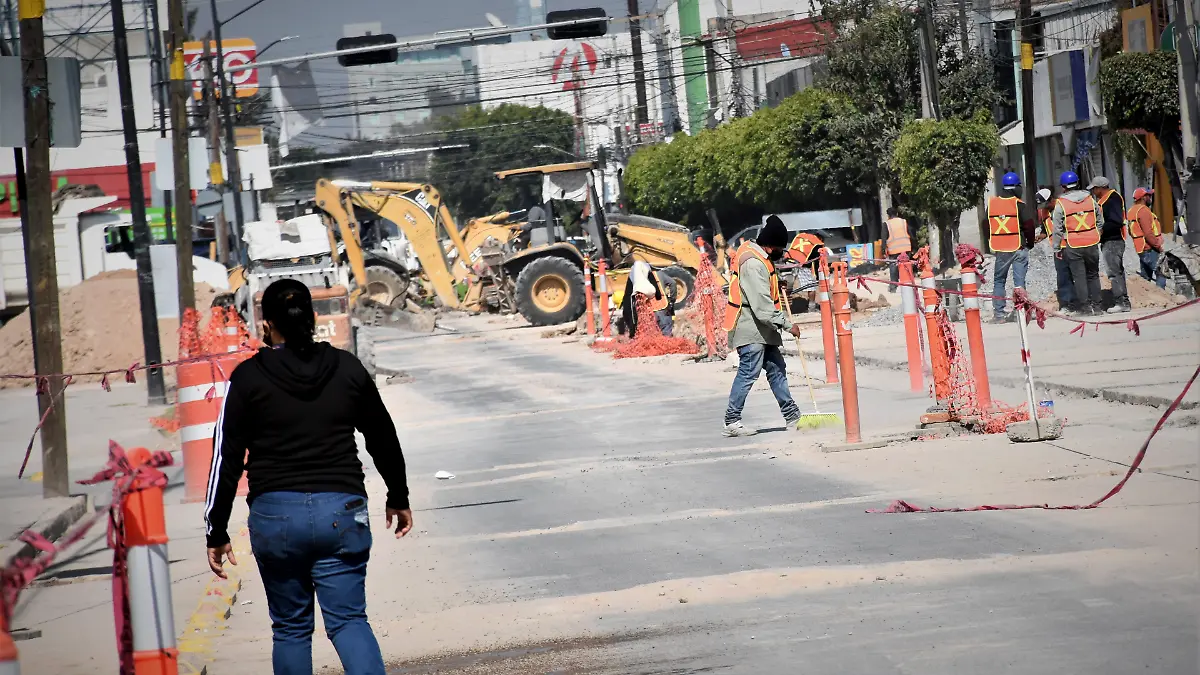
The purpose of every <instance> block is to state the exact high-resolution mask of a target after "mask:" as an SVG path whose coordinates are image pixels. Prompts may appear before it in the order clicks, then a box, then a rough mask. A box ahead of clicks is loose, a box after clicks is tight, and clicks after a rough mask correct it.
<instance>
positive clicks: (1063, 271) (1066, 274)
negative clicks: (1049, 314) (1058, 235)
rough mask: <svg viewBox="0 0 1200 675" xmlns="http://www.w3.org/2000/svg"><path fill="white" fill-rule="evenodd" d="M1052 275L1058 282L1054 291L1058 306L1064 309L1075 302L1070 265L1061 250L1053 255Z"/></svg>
mask: <svg viewBox="0 0 1200 675" xmlns="http://www.w3.org/2000/svg"><path fill="white" fill-rule="evenodd" d="M1054 275H1055V276H1056V277H1057V280H1056V283H1057V284H1058V290H1057V291H1055V295H1056V296H1058V306H1059V307H1062V308H1063V309H1066V308H1067V307H1070V306H1071V305H1072V304H1074V302H1075V282H1074V281H1072V280H1071V265H1070V264H1069V263H1068V262H1067V261H1066V258H1064V257H1063V256H1062V252H1061V251H1060V252H1059V253H1058V255H1055V256H1054Z"/></svg>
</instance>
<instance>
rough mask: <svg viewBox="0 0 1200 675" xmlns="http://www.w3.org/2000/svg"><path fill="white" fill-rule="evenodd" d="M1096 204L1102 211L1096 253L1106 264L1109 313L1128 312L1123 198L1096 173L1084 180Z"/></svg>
mask: <svg viewBox="0 0 1200 675" xmlns="http://www.w3.org/2000/svg"><path fill="white" fill-rule="evenodd" d="M1088 190H1091V192H1092V197H1094V198H1095V199H1096V205H1097V206H1099V207H1100V213H1101V214H1102V215H1103V224H1102V225H1101V227H1100V254H1101V255H1102V256H1104V265H1105V266H1106V267H1107V268H1108V280H1109V282H1110V283H1111V284H1112V294H1113V306H1112V307H1109V308H1108V313H1109V314H1116V313H1118V312H1128V311H1130V310H1131V309H1132V308H1131V307H1130V305H1129V292H1128V290H1127V289H1126V288H1125V200H1123V199H1121V195H1119V194H1117V191H1116V190H1114V189H1112V188H1111V187H1110V186H1109V183H1108V179H1107V178H1105V177H1104V176H1096V177H1095V178H1093V179H1092V182H1091V183H1088Z"/></svg>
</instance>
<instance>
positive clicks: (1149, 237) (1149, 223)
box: [1126, 187, 1167, 288]
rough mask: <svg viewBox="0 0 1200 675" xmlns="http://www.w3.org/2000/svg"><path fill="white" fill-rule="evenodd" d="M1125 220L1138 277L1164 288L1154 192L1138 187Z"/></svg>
mask: <svg viewBox="0 0 1200 675" xmlns="http://www.w3.org/2000/svg"><path fill="white" fill-rule="evenodd" d="M1126 220H1127V221H1128V222H1129V237H1130V239H1133V250H1135V251H1137V254H1138V263H1139V264H1138V275H1139V276H1141V277H1142V278H1143V279H1145V280H1146V281H1153V282H1154V283H1156V284H1158V287H1159V288H1166V287H1167V278H1166V277H1165V276H1163V275H1162V273H1161V272H1159V271H1158V257H1159V255H1161V254H1162V246H1163V237H1162V226H1161V225H1160V224H1159V222H1158V216H1157V215H1156V214H1155V213H1154V190H1152V189H1150V188H1143V187H1140V188H1138V189H1136V190H1134V191H1133V206H1131V207H1129V213H1128V214H1126Z"/></svg>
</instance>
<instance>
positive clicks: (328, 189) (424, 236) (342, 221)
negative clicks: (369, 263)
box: [316, 178, 471, 308]
mask: <svg viewBox="0 0 1200 675" xmlns="http://www.w3.org/2000/svg"><path fill="white" fill-rule="evenodd" d="M316 202H317V206H318V207H320V208H321V209H322V210H324V211H325V212H326V213H327V214H329V216H330V217H331V218H332V219H333V221H334V224H336V227H337V229H338V233H339V235H340V236H341V238H342V241H344V242H345V243H346V257H347V259H348V260H349V261H350V268H351V271H352V272H353V274H354V278H355V281H356V282H357V283H358V287H359V289H362V288H366V267H365V265H364V262H363V252H362V244H361V241H360V240H359V237H358V232H357V228H356V225H357V223H356V222H355V220H354V217H353V213H354V208H353V207H355V206H357V207H359V208H362V209H366V210H367V211H370V212H371V213H375V214H378V215H379V216H380V217H382V218H385V219H387V220H389V221H391V222H393V223H395V224H396V227H398V228H400V230H401V231H402V232H404V236H406V237H408V241H409V244H410V245H411V246H412V248H413V252H414V253H416V255H417V258H418V259H419V260H420V261H421V267H422V269H423V270H424V271H425V273H426V274H427V275H428V277H429V281H430V283H431V284H432V285H433V289H434V292H436V293H437V295H438V298H440V299H441V301H442V303H443V304H444V305H445V306H447V307H451V308H459V307H461V306H462V304H463V303H462V302H460V301H459V297H458V291H457V289H456V288H455V285H456V283H458V282H466V281H469V280H470V278H471V271H470V268H469V267H468V263H469V257H468V255H467V248H466V245H465V244H464V243H463V239H462V235H461V233H460V232H459V231H458V226H457V225H456V224H455V222H454V218H453V217H452V216H451V215H450V210H449V209H448V208H447V207H446V205H445V203H443V201H442V198H441V194H440V193H439V192H438V191H437V189H435V188H434V187H432V186H430V185H421V184H418V183H393V182H387V181H372V182H369V183H366V182H351V181H336V182H335V181H330V180H326V179H324V178H322V179H320V180H318V181H317V190H316ZM439 229H440V230H441V232H442V233H444V234H445V235H446V237H447V238H448V239H449V240H450V242H451V244H452V245H453V246H454V250H455V251H456V252H457V257H456V258H455V259H453V260H451V259H450V258H449V257H448V256H447V255H446V249H445V248H443V246H442V242H441V240H440V238H439V236H438V234H439Z"/></svg>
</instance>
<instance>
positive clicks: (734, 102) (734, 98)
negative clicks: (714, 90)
mask: <svg viewBox="0 0 1200 675" xmlns="http://www.w3.org/2000/svg"><path fill="white" fill-rule="evenodd" d="M725 47H726V49H728V50H729V88H730V92H729V118H730V119H733V118H736V117H741V116H742V114H743V112H744V110H743V108H742V72H741V70H740V69H739V68H738V64H737V60H738V58H737V37H736V36H735V35H734V32H733V0H725Z"/></svg>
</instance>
